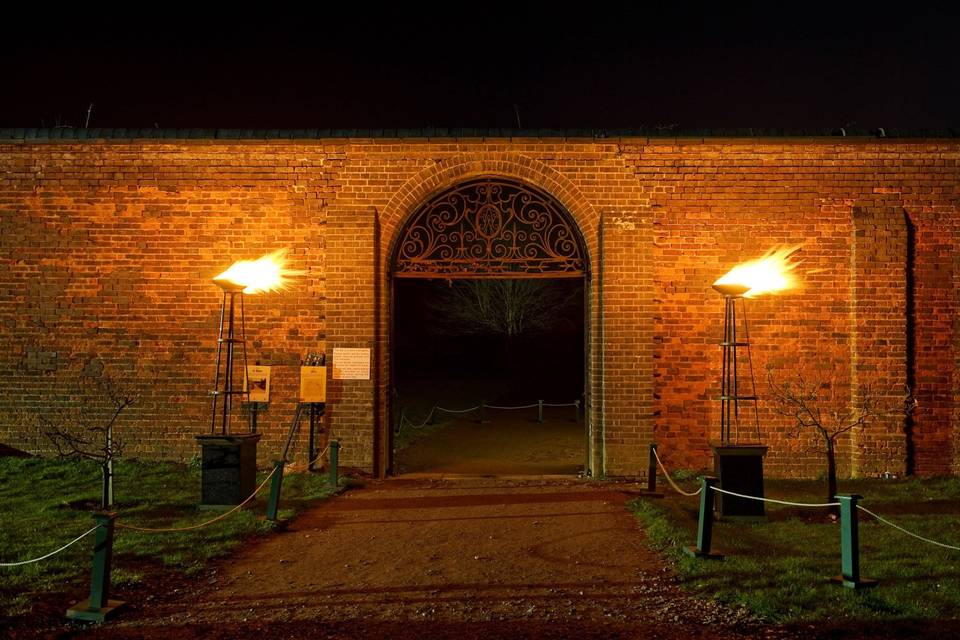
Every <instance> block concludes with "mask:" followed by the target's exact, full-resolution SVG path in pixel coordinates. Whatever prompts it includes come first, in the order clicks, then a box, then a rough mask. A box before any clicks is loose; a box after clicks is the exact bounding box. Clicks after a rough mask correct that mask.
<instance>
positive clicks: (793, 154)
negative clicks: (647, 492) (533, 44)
mask: <svg viewBox="0 0 960 640" xmlns="http://www.w3.org/2000/svg"><path fill="white" fill-rule="evenodd" d="M958 157H960V144H957V143H954V142H938V141H916V142H909V141H906V142H896V141H889V142H887V141H876V140H827V139H825V140H730V139H714V140H705V141H704V140H692V141H676V140H646V139H625V140H602V141H595V140H582V141H581V140H562V139H557V140H523V139H515V140H507V139H500V140H480V139H475V140H470V139H459V140H436V141H434V140H346V141H344V140H341V141H302V142H300V141H296V142H291V141H276V142H272V141H249V142H242V143H240V142H237V143H226V142H216V141H189V142H185V141H170V142H164V143H158V142H155V141H151V142H146V141H144V142H138V141H126V142H124V141H101V142H95V143H94V142H83V143H80V142H67V141H58V142H51V143H29V144H28V143H11V144H6V145H3V146H0V245H2V249H3V252H2V254H0V332H2V333H0V347H2V349H0V371H2V372H3V374H4V375H5V377H6V379H7V380H8V388H9V389H10V391H9V392H7V393H5V394H3V395H0V441H4V442H7V443H9V444H12V445H14V446H21V447H25V448H28V449H30V450H42V449H43V445H42V443H41V442H39V441H38V440H37V439H36V438H35V436H34V434H32V433H31V432H29V431H27V430H25V429H24V428H23V427H22V426H20V424H19V422H17V421H16V420H15V419H14V418H15V415H16V412H17V411H18V410H27V411H36V410H38V409H41V408H45V407H51V406H61V405H64V404H69V403H70V402H71V401H74V400H75V396H76V394H75V393H74V392H73V391H72V390H71V386H70V380H71V377H72V376H74V375H75V372H76V371H78V370H79V369H82V368H83V367H85V366H86V367H91V366H92V367H94V369H95V368H97V367H98V366H99V363H101V362H102V363H104V364H105V365H106V366H107V367H108V368H109V369H111V370H116V371H120V372H125V373H126V374H127V375H134V374H136V375H138V376H143V378H144V379H145V380H147V381H148V382H145V383H144V384H143V395H144V397H143V399H142V400H141V402H140V403H139V404H138V405H137V406H136V407H135V408H133V409H131V410H130V411H129V414H128V416H126V418H125V421H124V424H123V426H122V430H123V431H124V432H125V433H126V434H127V438H128V440H130V442H131V448H130V451H131V452H132V453H133V454H135V455H155V456H163V457H168V458H175V459H176V458H179V459H186V458H189V457H190V456H191V455H193V454H194V453H195V452H196V445H195V443H194V441H193V436H194V435H196V434H198V433H202V432H204V431H205V430H206V429H207V428H209V413H208V411H209V404H208V400H209V398H208V396H207V395H206V393H207V392H208V391H209V389H210V387H211V386H212V378H213V363H214V348H215V333H216V322H217V314H218V309H219V302H220V298H219V290H218V289H217V288H216V287H214V286H213V285H212V284H210V282H209V280H210V278H211V277H212V276H213V275H215V274H216V273H218V272H219V271H220V270H222V269H224V268H225V267H226V266H228V265H229V264H230V263H231V262H232V261H233V260H235V259H238V258H251V257H257V256H259V255H261V254H263V253H266V252H268V251H271V250H274V249H277V248H280V247H283V246H288V247H291V249H292V251H291V254H290V257H291V260H292V263H293V266H294V267H295V268H299V269H303V270H306V271H307V272H308V273H307V274H306V275H305V276H304V277H303V278H301V279H300V282H299V283H298V284H297V285H295V286H294V287H293V288H292V289H291V290H289V291H287V292H283V293H275V294H268V295H264V296H251V297H249V298H248V299H247V327H248V338H249V340H250V350H251V359H252V360H260V361H261V362H263V363H264V364H273V365H275V366H276V368H275V369H274V389H273V397H272V399H273V402H271V405H270V407H269V409H268V410H267V411H266V413H265V414H262V415H261V420H260V424H261V429H262V431H263V432H264V434H265V436H264V440H263V441H262V443H261V458H262V459H263V460H269V459H270V458H271V457H273V456H274V455H275V451H276V450H278V449H279V446H280V444H281V443H282V441H283V439H284V437H285V435H286V431H287V429H288V427H289V421H290V418H291V416H292V413H293V408H294V403H295V399H296V386H297V369H296V366H297V365H299V363H300V359H301V358H302V357H303V356H304V355H305V354H306V353H309V352H311V351H319V350H321V349H326V350H327V352H328V354H329V353H330V350H331V349H332V348H333V347H335V346H354V347H369V348H371V349H372V358H373V377H372V379H371V380H370V381H365V382H361V381H342V382H334V381H332V380H331V381H330V383H331V388H330V393H331V406H330V414H329V416H328V418H327V421H326V426H327V427H328V428H329V429H330V430H331V432H332V434H333V435H334V436H335V437H338V438H340V439H341V440H343V442H344V462H345V463H346V464H348V465H355V466H359V467H362V468H365V469H367V470H371V471H373V470H374V466H375V464H376V467H377V468H378V470H380V471H382V470H383V466H384V465H385V464H386V461H387V458H388V456H387V441H386V438H385V437H382V434H383V432H384V431H385V427H384V425H386V424H387V423H388V422H387V421H388V418H389V412H390V409H391V408H390V406H389V394H388V393H387V389H388V388H389V384H390V381H389V370H390V369H389V358H390V349H389V340H390V335H389V327H390V321H389V305H388V301H389V299H390V295H391V293H390V279H389V273H388V272H389V259H390V256H391V255H392V254H391V249H392V246H393V242H394V241H395V238H396V237H397V234H398V233H399V231H400V229H401V228H402V224H403V221H404V220H405V219H406V217H407V216H408V215H410V213H411V212H412V211H413V210H414V209H415V208H416V206H417V205H418V204H419V203H420V202H422V201H423V200H424V199H426V198H427V197H429V196H430V195H431V194H434V193H436V192H438V191H440V190H442V189H444V188H445V187H447V186H450V185H452V184H455V183H456V182H457V181H459V180H463V179H468V178H470V177H473V176H478V175H503V176H507V177H511V178H515V179H520V180H524V181H526V182H528V183H530V184H532V185H534V186H537V187H539V188H540V189H542V190H544V191H546V192H547V193H550V194H551V195H553V196H554V197H555V198H556V199H557V200H558V201H559V202H560V203H561V204H562V205H563V206H564V207H565V208H566V209H567V210H568V211H569V212H570V213H571V215H572V216H573V218H574V219H575V220H576V222H577V224H578V225H579V227H580V231H581V233H582V235H583V238H584V242H585V245H586V247H587V251H588V254H589V257H590V268H591V280H590V283H589V285H590V286H589V291H590V292H591V300H592V303H591V309H590V311H589V319H590V322H589V325H590V326H589V327H588V335H589V336H590V338H589V341H590V349H589V356H588V357H589V368H590V376H589V388H588V390H587V391H588V405H589V407H588V417H589V429H590V433H591V436H592V438H593V445H594V446H593V451H592V454H593V456H592V464H593V467H594V471H595V472H596V473H601V472H604V471H605V472H606V473H607V474H610V475H633V474H636V473H637V472H638V471H639V470H642V469H644V468H645V460H646V450H645V445H646V443H647V442H648V441H649V440H650V439H651V438H655V439H656V440H657V441H658V442H659V445H660V449H659V450H660V453H661V456H662V457H663V459H664V460H665V462H666V463H667V464H668V465H669V466H673V467H702V466H704V465H706V464H707V463H708V451H709V449H708V442H709V441H710V440H711V439H714V438H715V437H716V433H715V432H716V430H717V428H718V425H719V402H718V401H717V400H716V395H717V394H718V388H717V387H718V386H719V366H720V350H719V346H718V345H717V342H718V341H719V338H720V321H721V314H722V301H721V299H720V297H719V296H718V295H717V294H716V293H714V292H713V291H712V290H711V289H710V284H711V283H712V282H713V280H715V279H716V278H717V277H719V276H720V275H721V274H722V273H723V272H725V271H726V270H727V269H729V268H730V267H731V266H733V264H735V263H737V262H739V261H742V260H745V259H749V258H752V257H756V256H758V255H760V254H761V253H762V252H763V251H764V250H765V249H766V248H768V247H769V246H770V245H772V244H776V243H800V242H803V243H805V245H804V248H803V251H802V253H801V256H802V258H803V260H804V264H803V266H802V274H801V278H802V280H803V286H802V287H801V288H799V289H797V290H795V291H791V292H787V293H784V294H782V295H778V296H770V297H768V298H759V299H756V300H751V301H749V302H748V313H749V317H750V323H751V324H750V329H751V338H752V341H753V343H754V345H755V346H754V349H753V352H754V368H755V370H756V372H757V376H758V383H759V384H758V386H759V390H760V392H761V394H763V392H764V386H765V385H764V383H763V373H764V368H765V366H766V365H767V364H768V363H769V364H770V365H772V366H773V367H774V370H776V371H781V372H786V371H789V370H791V368H793V367H795V366H797V365H798V364H800V365H802V366H803V367H804V368H806V369H809V370H811V371H813V372H819V373H820V374H821V375H823V376H825V377H829V378H830V380H831V382H832V384H833V386H834V388H835V389H836V390H838V391H839V392H840V393H841V395H842V393H846V394H847V397H849V394H850V393H852V392H855V389H856V384H858V383H859V382H861V381H863V380H864V379H866V378H870V377H871V376H874V375H876V376H879V377H880V378H882V379H883V380H885V381H888V382H889V381H898V380H904V379H906V371H905V367H906V361H905V350H906V343H905V335H904V329H903V328H904V327H905V326H906V318H905V314H906V309H907V306H906V302H905V296H906V271H905V270H906V260H907V256H906V251H907V244H906V230H905V229H906V227H905V225H903V224H902V223H903V221H904V218H903V215H904V212H905V213H907V214H909V216H910V220H911V222H912V224H913V225H914V227H915V228H916V233H915V244H914V264H913V275H914V287H913V293H914V299H913V300H914V313H915V317H914V319H913V325H914V326H915V328H916V332H915V337H914V341H915V346H916V355H915V358H914V371H913V373H912V375H913V376H914V377H915V378H916V385H917V393H918V397H919V399H920V411H919V412H918V414H917V416H916V418H915V421H914V426H913V435H914V442H913V447H914V450H915V452H916V470H917V471H918V472H920V473H927V474H929V473H942V472H945V471H949V470H952V471H954V472H956V471H958V470H960V463H958V457H960V456H958V451H960V435H958V431H960V430H958V429H957V428H956V425H957V423H958V419H960V411H958V406H957V403H958V400H960V399H958V397H957V391H956V389H957V388H958V386H960V385H958V384H957V380H958V379H960V378H958V377H957V376H958V365H960V350H958V349H957V336H958V327H957V313H956V310H957V304H958V302H957V295H958V294H957V291H958V277H960V274H958V266H957V257H956V254H957V251H956V249H957V228H958V226H957V223H956V220H957V202H958V195H960V194H958V185H960V179H958V178H960V169H958V167H957V159H958ZM877 206H880V207H884V208H885V209H884V210H885V211H889V212H894V211H897V212H899V213H897V214H894V213H890V214H889V216H892V217H890V220H891V221H892V220H895V219H896V216H897V215H899V216H900V218H899V220H900V222H901V227H899V228H897V229H895V230H894V229H893V227H889V226H887V227H884V229H886V231H883V233H888V232H889V233H892V234H893V236H890V238H887V237H886V236H884V238H883V239H882V242H881V243H880V245H877V244H876V242H874V241H872V240H870V239H868V238H866V237H864V242H863V243H860V242H859V240H857V241H855V240H854V238H856V237H858V236H855V235H854V234H855V232H856V230H857V227H856V224H855V220H857V218H856V217H855V215H854V213H855V211H863V210H865V208H869V207H877ZM884 215H887V214H884ZM889 216H888V217H889ZM601 220H602V222H601ZM601 226H602V230H601ZM878 228H879V227H878ZM878 233H879V232H878ZM881 235H882V234H881ZM861 244H863V246H862V247H861ZM871 251H873V252H874V253H875V254H876V255H878V256H882V257H883V260H882V269H881V270H880V271H878V270H877V268H879V266H880V263H872V262H869V261H865V260H864V257H865V256H868V255H871V254H870V253H869V252H871ZM881 271H882V273H881ZM870 278H873V280H870ZM328 297H329V300H328V299H327V298H328ZM891 300H896V301H899V302H897V303H896V305H897V306H896V307H895V309H894V311H892V312H891V313H892V315H890V317H889V318H887V317H886V316H884V318H885V319H887V320H889V322H886V323H885V324H882V325H880V324H877V323H875V322H872V321H867V320H868V319H869V318H870V317H871V314H881V315H882V314H883V313H885V312H883V311H882V310H881V309H880V308H879V305H880V304H881V303H883V304H884V305H885V307H884V308H885V309H886V304H887V302H888V301H891ZM867 344H869V345H874V346H875V345H888V346H890V347H891V348H892V349H893V351H894V352H895V353H893V355H890V356H889V357H887V358H886V359H885V360H883V361H882V362H880V363H878V365H877V367H876V368H875V369H871V368H869V367H871V366H873V365H867V364H865V360H864V358H863V356H862V354H863V350H864V346H857V345H867ZM867 350H868V352H870V353H871V356H870V357H873V356H874V355H875V354H873V353H872V347H870V348H868V349H867ZM858 354H860V355H858ZM874 371H876V372H877V373H876V374H875V373H874ZM854 373H855V374H856V375H854ZM761 420H762V426H763V429H764V438H765V440H766V441H767V443H768V444H769V445H770V446H771V451H770V455H769V457H768V462H767V469H768V471H769V472H770V473H772V474H776V475H812V474H816V473H817V472H818V471H819V465H820V464H821V463H820V458H819V455H818V454H817V453H815V452H813V451H812V450H811V445H812V444H813V443H812V442H811V441H810V440H809V439H808V438H803V437H801V438H799V439H798V438H795V437H792V436H791V433H790V429H789V425H787V424H785V423H784V422H783V421H782V419H780V418H778V417H777V416H775V415H774V414H773V413H772V412H771V411H770V408H769V406H767V405H766V404H765V403H761ZM302 449H303V438H301V440H300V441H299V442H298V449H297V451H298V452H302ZM905 451H906V440H905V436H904V435H903V433H902V432H900V433H898V431H897V427H894V426H889V427H888V428H886V429H884V430H878V431H877V432H875V433H874V432H871V433H868V434H864V437H859V438H858V439H856V440H853V439H851V440H849V441H847V442H845V443H844V445H843V450H842V452H843V460H842V461H841V470H842V471H844V472H851V471H861V472H864V473H873V472H875V471H882V470H887V467H888V466H890V465H893V464H894V463H897V464H900V465H903V464H904V456H905ZM298 455H299V453H298ZM881 463H882V464H881ZM888 463H889V464H888ZM880 466H883V469H881V468H880Z"/></svg>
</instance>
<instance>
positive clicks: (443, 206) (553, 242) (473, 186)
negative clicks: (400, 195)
mask: <svg viewBox="0 0 960 640" xmlns="http://www.w3.org/2000/svg"><path fill="white" fill-rule="evenodd" d="M583 273H584V258H583V250H582V248H581V246H580V239H579V235H578V231H577V229H576V227H575V226H574V223H573V221H572V220H571V219H570V217H569V215H568V214H567V213H566V212H565V211H564V210H563V209H562V208H561V207H560V205H559V204H558V203H556V202H555V201H554V200H553V199H552V198H550V197H549V196H547V195H545V194H543V193H541V192H539V191H536V190H534V189H532V188H531V187H528V186H527V185H524V184H521V183H519V182H513V181H508V180H503V179H497V178H484V179H479V180H471V181H470V182H465V183H463V184H460V185H457V186H456V187H454V188H453V189H451V190H449V191H446V192H444V193H442V194H440V195H439V196H437V197H435V198H433V199H432V200H430V201H428V202H426V203H424V204H423V205H422V206H421V207H420V208H419V209H418V210H417V212H416V213H414V215H413V217H412V218H411V219H410V221H409V222H408V223H407V226H406V228H405V229H404V231H403V232H402V236H401V238H400V241H399V244H398V245H397V250H396V257H395V260H394V275H396V276H398V277H408V278H425V277H443V278H458V277H459V278H515V277H530V276H541V277H551V278H556V277H578V276H582V275H583Z"/></svg>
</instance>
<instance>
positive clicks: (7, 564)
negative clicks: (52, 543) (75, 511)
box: [0, 525, 100, 567]
mask: <svg viewBox="0 0 960 640" xmlns="http://www.w3.org/2000/svg"><path fill="white" fill-rule="evenodd" d="M99 527H100V525H97V526H96V527H94V528H92V529H90V530H89V531H87V532H86V533H81V534H80V535H79V536H77V537H76V538H74V539H73V540H71V541H70V542H68V543H67V544H65V545H63V546H62V547H60V548H59V549H57V550H56V551H51V552H50V553H48V554H47V555H45V556H40V557H39V558H33V559H32V560H23V561H21V562H0V567H20V566H23V565H25V564H33V563H34V562H40V561H42V560H46V559H47V558H50V557H52V556H55V555H57V554H58V553H60V552H61V551H63V550H64V549H66V548H67V547H70V546H72V545H75V544H76V543H78V542H80V541H81V540H83V539H84V538H86V537H87V536H88V535H90V534H91V533H93V532H94V531H96V530H97V528H99Z"/></svg>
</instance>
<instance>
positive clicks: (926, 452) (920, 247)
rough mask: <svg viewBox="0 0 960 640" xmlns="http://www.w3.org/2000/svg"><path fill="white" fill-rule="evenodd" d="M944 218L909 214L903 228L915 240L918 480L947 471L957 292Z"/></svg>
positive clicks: (949, 465)
mask: <svg viewBox="0 0 960 640" xmlns="http://www.w3.org/2000/svg"><path fill="white" fill-rule="evenodd" d="M951 213H952V212H951ZM949 216H950V214H942V215H938V214H934V213H928V214H926V215H916V216H912V218H913V219H914V220H916V224H915V226H914V225H912V224H911V225H910V226H909V227H908V230H912V231H913V234H912V235H913V240H914V242H913V252H912V254H913V260H912V264H911V265H910V267H911V268H912V276H913V279H912V282H913V284H914V286H913V314H914V315H913V317H914V323H913V328H914V336H915V343H914V354H915V356H914V358H913V363H912V364H913V371H912V372H911V373H912V378H913V379H912V380H911V387H912V389H913V394H914V396H915V397H916V398H917V401H918V403H919V405H918V408H917V411H916V412H915V413H914V415H913V417H912V420H911V426H912V435H913V437H912V440H913V444H914V449H913V453H914V468H913V470H914V472H915V473H916V474H917V475H921V476H931V475H947V474H949V473H951V471H952V461H953V456H952V453H953V442H952V441H951V439H952V436H953V434H952V431H953V428H952V426H951V421H952V419H953V417H954V415H955V411H954V406H955V400H954V394H955V393H956V388H957V386H956V382H955V375H956V359H957V353H956V339H957V334H956V330H955V323H956V322H957V306H956V295H957V290H956V268H955V266H954V262H955V260H956V257H955V253H954V243H953V238H952V237H951V235H950V234H947V233H944V230H945V229H949V228H950V224H951V219H950V217H949ZM908 301H909V298H908ZM908 364H910V363H908Z"/></svg>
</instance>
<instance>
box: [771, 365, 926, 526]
mask: <svg viewBox="0 0 960 640" xmlns="http://www.w3.org/2000/svg"><path fill="white" fill-rule="evenodd" d="M767 385H768V388H769V391H770V395H771V396H772V397H773V401H774V411H776V412H777V413H778V414H780V415H782V416H786V417H788V418H791V419H792V420H793V426H794V428H795V433H794V435H796V436H799V435H800V434H801V433H802V432H809V431H812V432H814V433H815V435H816V436H817V439H818V441H819V443H820V445H821V446H820V448H818V449H817V451H819V452H820V453H823V454H824V456H825V458H824V462H825V463H826V466H827V500H826V501H827V502H835V501H836V497H835V496H836V494H837V442H838V440H839V438H840V437H841V436H843V435H844V434H845V433H849V432H850V431H853V430H854V429H865V428H868V427H869V426H870V425H871V424H872V423H874V422H876V421H877V420H880V419H882V418H891V417H901V418H903V417H906V416H908V415H911V414H912V413H913V411H914V410H915V409H916V407H917V401H916V398H914V397H913V394H912V393H911V392H910V389H909V387H907V388H905V391H904V394H903V395H902V396H901V397H900V398H898V399H897V400H896V401H893V400H891V399H890V398H891V396H890V395H888V394H880V393H878V392H877V390H876V389H874V388H873V387H870V386H864V387H861V389H860V390H859V392H858V393H857V395H856V397H855V398H854V399H853V400H852V401H851V399H850V398H849V397H842V396H841V395H840V394H838V393H836V389H837V387H836V385H834V384H832V383H831V382H830V381H825V380H815V381H810V380H807V379H806V378H805V377H804V375H803V373H802V372H798V373H795V374H794V375H793V377H791V378H789V379H787V380H784V381H782V382H779V381H777V380H776V379H775V377H774V374H773V371H772V370H771V369H768V370H767ZM830 512H831V513H833V514H838V513H839V510H838V508H837V507H830Z"/></svg>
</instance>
